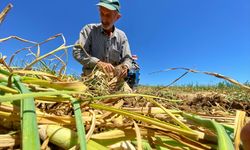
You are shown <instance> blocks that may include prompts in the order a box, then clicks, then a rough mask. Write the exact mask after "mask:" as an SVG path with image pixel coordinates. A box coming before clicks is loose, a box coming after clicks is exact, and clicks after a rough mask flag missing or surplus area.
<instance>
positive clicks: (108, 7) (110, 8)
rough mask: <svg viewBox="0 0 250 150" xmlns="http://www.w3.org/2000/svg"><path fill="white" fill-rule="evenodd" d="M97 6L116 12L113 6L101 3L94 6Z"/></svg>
mask: <svg viewBox="0 0 250 150" xmlns="http://www.w3.org/2000/svg"><path fill="white" fill-rule="evenodd" d="M96 5H97V6H102V7H105V8H107V9H109V10H117V9H116V8H115V7H114V6H112V5H110V4H106V3H102V2H99V3H98V4H96Z"/></svg>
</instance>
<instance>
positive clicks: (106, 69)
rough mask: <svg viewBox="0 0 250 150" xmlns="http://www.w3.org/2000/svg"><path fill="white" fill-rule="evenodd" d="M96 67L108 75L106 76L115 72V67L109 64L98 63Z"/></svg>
mask: <svg viewBox="0 0 250 150" xmlns="http://www.w3.org/2000/svg"><path fill="white" fill-rule="evenodd" d="M96 65H97V67H98V68H100V69H101V70H103V71H104V73H105V74H108V75H109V74H111V73H114V71H115V67H114V66H113V65H112V64H110V63H106V62H102V61H98V62H97V64H96Z"/></svg>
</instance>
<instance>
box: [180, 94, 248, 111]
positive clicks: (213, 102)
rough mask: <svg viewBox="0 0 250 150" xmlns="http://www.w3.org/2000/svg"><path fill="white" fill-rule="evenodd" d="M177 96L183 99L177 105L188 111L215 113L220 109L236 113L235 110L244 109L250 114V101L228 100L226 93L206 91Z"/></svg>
mask: <svg viewBox="0 0 250 150" xmlns="http://www.w3.org/2000/svg"><path fill="white" fill-rule="evenodd" d="M177 97H179V98H180V99H182V100H183V102H182V103H180V104H179V105H177V107H178V108H179V109H180V110H184V111H187V112H200V113H204V114H215V113H216V112H220V111H221V112H222V111H223V112H230V113H234V112H235V110H242V111H245V112H246V113H247V115H248V116H250V101H240V100H228V99H227V98H226V95H224V94H218V93H213V92H211V93H207V92H206V93H195V94H188V95H186V96H185V95H183V94H182V95H179V96H178V95H177ZM183 98H185V99H183Z"/></svg>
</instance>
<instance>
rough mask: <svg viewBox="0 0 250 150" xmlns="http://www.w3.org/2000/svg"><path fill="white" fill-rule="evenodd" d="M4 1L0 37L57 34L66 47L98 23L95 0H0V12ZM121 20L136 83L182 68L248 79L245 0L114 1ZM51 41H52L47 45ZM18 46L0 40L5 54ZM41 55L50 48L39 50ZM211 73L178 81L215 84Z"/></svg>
mask: <svg viewBox="0 0 250 150" xmlns="http://www.w3.org/2000/svg"><path fill="white" fill-rule="evenodd" d="M9 2H11V3H12V4H13V5H14V7H13V9H12V10H11V11H10V13H9V14H8V16H7V18H6V20H5V21H4V23H3V24H1V25H0V38H4V37H7V36H10V35H16V36H19V37H22V38H25V39H29V40H33V41H37V42H38V41H43V40H45V39H47V38H48V37H50V36H52V35H55V34H57V33H63V34H64V36H65V38H66V40H67V45H71V44H74V42H75V41H76V40H77V38H78V35H79V31H80V29H81V28H82V27H83V26H84V25H86V24H88V23H98V22H99V13H98V9H97V7H96V5H95V4H96V3H97V2H98V0H72V1H68V0H67V1H66V0H64V1H62V0H22V1H21V0H0V10H2V9H3V8H4V7H5V6H6V5H7V4H8V3H9ZM120 2H121V5H122V7H121V13H122V18H121V19H120V20H119V21H118V22H117V23H116V26H117V27H118V28H120V29H121V30H123V31H124V32H125V33H126V34H127V36H128V39H129V42H130V47H131V51H132V53H133V54H136V55H138V57H139V60H138V62H139V64H140V66H141V77H140V78H141V81H140V83H141V84H147V85H166V84H169V83H171V81H173V80H175V79H176V78H178V77H179V76H180V75H181V74H182V73H184V71H182V70H177V71H171V72H164V73H158V74H150V73H151V72H154V71H159V70H164V69H167V68H172V67H187V68H191V69H197V70H201V71H209V72H217V73H220V74H223V75H226V76H229V77H232V78H234V79H236V80H238V81H240V82H246V81H250V1H249V0H237V1H235V0H157V1H147V0H120ZM49 44H51V47H52V46H53V45H56V42H54V43H53V42H51V43H48V45H49ZM22 46H24V44H22V43H20V42H15V41H9V42H5V43H1V44H0V52H1V53H3V54H5V55H7V56H10V55H11V54H12V53H13V52H15V50H17V49H19V48H22ZM42 50H43V53H46V52H49V51H50V50H52V48H51V49H49V48H47V49H42ZM71 51H72V49H69V54H70V55H69V56H70V57H69V64H68V72H74V73H78V74H80V72H81V65H80V64H78V62H77V61H75V60H74V58H73V57H72V53H71ZM219 81H222V80H219V79H216V78H215V77H211V76H207V75H203V74H192V73H190V74H188V75H187V76H185V77H184V78H182V79H181V80H180V81H178V82H177V83H178V84H215V83H217V82H219Z"/></svg>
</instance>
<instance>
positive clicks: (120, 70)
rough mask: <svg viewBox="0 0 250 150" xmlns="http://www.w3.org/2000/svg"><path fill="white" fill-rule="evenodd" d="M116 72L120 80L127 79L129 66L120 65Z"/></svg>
mask: <svg viewBox="0 0 250 150" xmlns="http://www.w3.org/2000/svg"><path fill="white" fill-rule="evenodd" d="M115 70H116V76H117V77H118V78H125V77H126V76H127V75H128V66H126V65H119V66H117V67H116V68H115Z"/></svg>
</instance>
